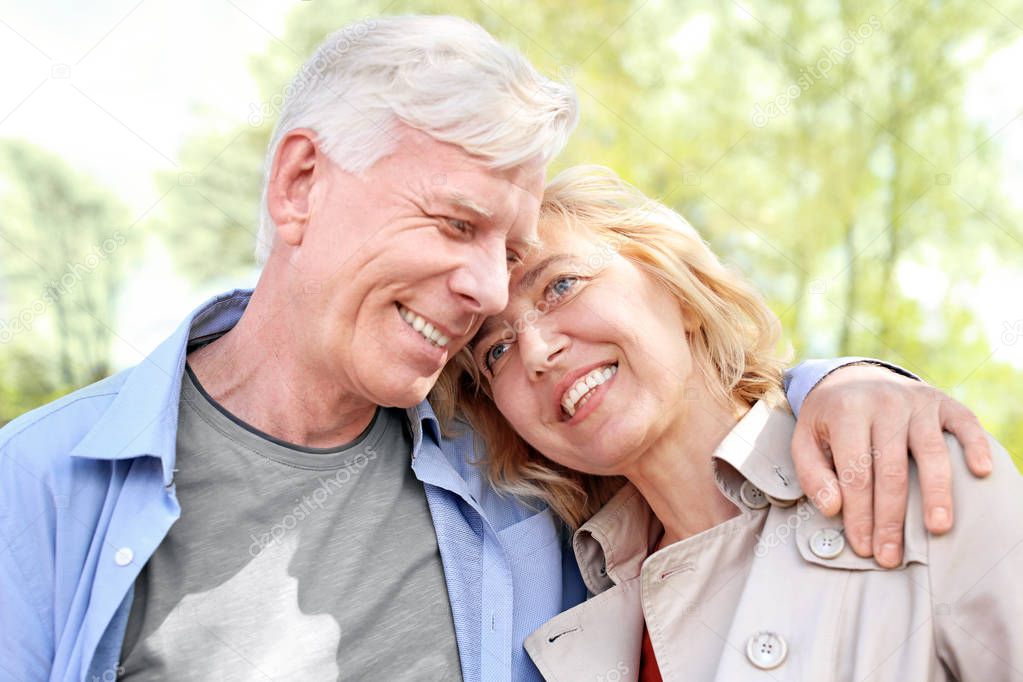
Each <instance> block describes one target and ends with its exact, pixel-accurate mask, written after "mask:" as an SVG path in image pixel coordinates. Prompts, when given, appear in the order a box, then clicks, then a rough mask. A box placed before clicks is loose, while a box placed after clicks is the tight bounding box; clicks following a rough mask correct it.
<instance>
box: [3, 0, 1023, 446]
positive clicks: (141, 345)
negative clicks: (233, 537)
mask: <svg viewBox="0 0 1023 682" xmlns="http://www.w3.org/2000/svg"><path fill="white" fill-rule="evenodd" d="M405 13H446V14H456V15H460V16H463V17H466V18H469V19H472V20H474V21H476V22H478V23H480V24H482V25H483V26H484V27H485V28H486V29H487V30H489V31H490V32H491V33H493V34H494V35H495V36H497V37H498V38H499V39H500V40H503V41H506V42H509V43H512V44H514V45H516V46H517V47H518V48H519V49H520V50H522V51H523V52H524V53H525V54H526V56H527V57H528V58H529V59H530V60H531V61H532V62H533V63H534V64H536V65H537V66H538V67H539V68H540V69H541V70H542V71H543V72H545V73H546V74H548V75H550V76H551V77H553V78H562V79H569V80H571V81H572V82H573V83H574V84H575V86H576V88H577V90H578V92H579V96H580V100H581V103H582V121H581V123H580V126H579V129H578V131H577V132H576V133H575V136H574V137H573V139H572V142H571V144H570V146H569V147H568V149H567V151H566V152H565V153H564V154H563V155H562V156H561V157H560V159H559V160H558V161H557V162H556V163H555V164H554V165H553V166H552V168H551V172H552V173H554V172H557V171H558V170H560V169H561V168H563V167H564V166H566V165H569V164H574V163H581V162H587V163H600V164H605V165H608V166H611V167H613V168H615V169H616V170H617V171H618V172H619V173H621V174H622V175H623V176H624V177H626V178H627V179H629V180H630V181H631V182H633V183H634V184H636V185H638V186H639V187H640V188H641V189H642V190H643V191H645V192H646V193H647V194H649V195H651V196H654V197H657V198H659V199H660V200H662V201H664V202H665V203H667V204H669V205H671V206H673V207H675V208H676V209H677V210H679V211H680V212H681V213H682V214H683V215H685V216H686V217H687V218H688V219H689V220H690V222H692V223H693V224H694V225H695V226H696V227H697V228H698V229H699V230H700V231H701V232H702V233H703V235H704V236H705V238H706V239H707V240H708V241H709V242H710V243H711V245H712V246H713V247H714V248H715V250H716V251H717V252H718V253H719V254H721V255H722V256H723V257H724V258H725V259H726V260H727V261H728V262H730V263H732V264H733V265H735V266H736V267H738V268H740V269H741V270H743V271H744V272H745V273H746V274H747V275H748V276H749V277H750V278H752V279H753V280H754V281H755V282H756V283H757V284H758V285H759V286H760V288H761V289H762V290H763V291H764V292H765V293H766V295H767V297H768V299H769V301H770V303H771V305H772V306H773V308H774V310H775V311H776V312H777V313H778V314H779V315H780V316H781V318H782V321H783V323H784V325H785V329H786V332H787V337H788V340H789V341H790V342H791V344H792V346H793V348H794V350H795V353H796V357H798V358H804V357H820V356H833V355H847V354H853V355H869V356H874V357H879V358H883V359H886V360H889V361H892V362H895V363H898V364H900V365H902V366H904V367H906V368H908V369H910V370H912V371H914V372H916V373H917V374H919V375H921V376H922V377H924V378H925V379H926V380H927V381H929V382H931V383H933V384H934V385H937V386H939V387H942V388H943V389H944V390H945V391H947V392H948V393H950V394H951V395H953V396H955V397H956V398H958V399H960V400H962V401H964V402H965V403H966V404H967V405H969V406H970V407H972V408H973V409H974V410H975V411H976V412H977V413H978V414H979V415H980V417H981V420H982V422H983V423H984V425H985V427H986V428H987V429H988V430H990V431H991V432H993V433H994V434H995V436H996V437H997V438H998V439H999V440H1001V441H1002V442H1003V443H1004V444H1005V445H1006V446H1007V448H1008V449H1009V450H1010V452H1012V453H1014V456H1015V457H1016V458H1017V463H1020V462H1023V459H1020V457H1021V455H1023V401H1021V400H1020V398H1021V397H1023V192H1021V189H1023V184H1021V180H1023V120H1021V119H1023V88H1021V87H1020V82H1021V76H1020V74H1021V72H1023V0H991V1H988V0H980V1H977V0H949V1H941V0H885V1H884V2H874V1H872V0H865V1H855V2H853V1H851V0H849V1H842V2H839V1H829V0H809V1H808V0H773V1H761V0H742V1H741V2H727V1H724V0H722V1H718V2H709V1H707V2H700V1H693V2H681V1H679V0H673V1H668V0H646V1H638V0H632V1H629V2H626V1H622V2H592V1H589V0H576V1H575V2H573V3H571V6H569V5H568V4H567V3H566V4H565V5H564V6H560V7H559V6H554V5H552V3H549V2H540V1H537V0H487V1H486V2H483V1H482V0H466V1H464V2H459V1H456V0H450V1H437V2H429V1H422V2H411V1H400V0H398V1H394V2H385V1H382V0H381V1H378V0H358V1H355V0H311V1H309V2H302V1H291V2H268V1H256V0H251V1H250V0H175V1H174V2H171V0H141V1H139V0H126V1H124V2H121V1H117V0H106V1H104V2H92V3H88V4H86V3H72V2H70V0H66V1H64V2H52V1H46V0H43V1H41V2H37V3H31V4H28V3H18V4H15V3H14V2H13V1H12V0H3V2H0V65H2V67H0V69H2V71H0V73H2V79H0V86H2V87H0V424H3V423H4V422H6V421H9V420H10V419H12V418H14V417H15V416H17V415H18V414H20V413H22V412H24V411H26V410H28V409H30V408H32V407H35V406H37V405H40V404H42V403H44V402H46V401H49V400H51V399H53V398H55V397H57V396H60V395H62V394H64V393H66V392H68V391H70V390H73V389H74V388H77V387H80V386H83V385H85V384H87V383H90V382H92V381H95V380H97V379H99V378H102V377H104V376H107V375H108V374H111V373H113V372H116V371H118V370H120V369H122V368H125V367H128V366H131V365H133V364H136V363H138V362H140V361H141V360H142V359H143V358H144V357H145V356H146V355H147V354H148V353H149V352H150V351H151V350H152V349H153V347H154V346H155V345H156V344H158V343H159V342H160V341H161V340H162V339H163V338H164V337H166V336H167V335H168V334H170V333H171V332H172V331H173V329H174V328H175V327H176V326H177V324H178V323H179V322H180V320H181V318H182V317H184V316H185V315H186V314H187V313H188V312H189V311H190V310H191V309H193V308H195V307H196V306H198V305H199V304H200V303H201V302H202V301H203V300H204V299H205V298H207V297H208V296H210V295H213V294H215V293H217V292H220V291H223V290H226V289H229V288H232V287H246V286H252V285H253V284H254V283H255V281H256V278H257V276H258V272H257V270H256V268H255V266H254V261H253V257H252V250H253V244H254V240H255V232H256V225H257V217H256V216H257V207H258V200H259V195H260V189H261V186H260V183H261V177H262V167H263V153H264V149H265V146H266V142H267V139H268V138H269V135H270V131H271V129H272V126H273V124H274V122H275V120H276V116H277V113H278V111H279V109H280V106H281V102H282V98H283V97H284V95H285V94H286V92H287V90H288V83H289V79H290V78H291V76H292V75H293V74H294V73H295V72H296V70H297V69H298V67H299V66H300V65H301V63H302V62H303V61H304V60H305V58H306V57H308V56H309V55H310V54H311V52H312V50H313V48H314V46H315V45H316V44H317V43H318V42H319V41H320V40H322V38H323V37H325V36H326V35H327V34H328V33H330V32H332V31H333V30H336V29H338V28H340V27H342V26H343V25H345V24H347V23H349V22H356V21H360V20H362V21H365V20H366V19H367V18H369V17H372V16H373V15H379V14H405ZM361 26H362V27H366V26H371V25H370V24H367V23H363V24H362V25H361ZM361 30H362V29H359V30H355V31H353V32H352V38H351V39H352V40H358V35H359V34H360V31H361Z"/></svg>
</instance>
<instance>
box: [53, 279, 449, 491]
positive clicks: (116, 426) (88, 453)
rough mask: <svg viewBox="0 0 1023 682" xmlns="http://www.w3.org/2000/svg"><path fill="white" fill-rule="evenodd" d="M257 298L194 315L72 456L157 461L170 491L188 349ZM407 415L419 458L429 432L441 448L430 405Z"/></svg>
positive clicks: (223, 301)
mask: <svg viewBox="0 0 1023 682" xmlns="http://www.w3.org/2000/svg"><path fill="white" fill-rule="evenodd" d="M251 297H252V290H251V289H235V290H234V291H230V292H227V293H223V294H220V295H218V296H215V297H213V298H211V299H209V300H208V301H206V302H205V303H203V304H202V305H201V306H199V307H198V308H196V309H195V310H194V311H192V313H190V314H189V315H188V317H186V318H185V319H184V320H183V321H182V322H181V324H180V325H178V328H177V329H176V330H175V331H174V333H173V334H171V335H170V336H169V337H167V339H166V340H164V341H163V342H162V343H161V344H160V345H159V346H157V347H156V349H155V350H154V351H153V352H152V353H150V354H149V356H148V357H146V359H145V360H143V361H142V362H141V363H140V364H138V365H137V366H135V367H133V368H131V369H129V370H126V376H125V379H124V383H123V384H122V385H121V388H120V390H119V391H118V394H117V397H116V398H114V400H113V402H111V403H110V406H109V407H108V408H107V409H106V411H105V412H104V413H103V414H102V415H101V416H100V417H99V418H98V419H97V420H96V423H95V424H94V425H93V427H92V428H91V429H90V430H89V432H88V433H87V434H86V435H85V437H84V438H82V440H81V441H79V442H78V444H77V445H76V446H75V447H74V449H73V450H72V451H71V456H72V457H83V458H89V459H106V460H119V459H132V458H136V457H156V458H158V459H159V460H160V461H161V463H162V465H163V479H164V484H165V485H170V484H171V482H172V481H173V479H174V462H175V456H176V452H177V430H178V403H179V400H180V396H181V379H182V376H183V375H184V371H185V356H186V355H187V352H188V346H189V344H190V343H192V342H199V341H202V340H204V339H206V338H209V339H213V338H216V337H218V336H220V335H221V334H224V333H225V332H227V331H229V330H230V329H231V328H232V327H234V326H235V325H236V324H237V323H238V320H240V319H241V316H242V313H243V312H245V307H246V306H247V305H248V303H249V299H250V298H251ZM407 414H408V417H409V421H410V423H411V424H412V426H413V434H414V438H415V444H414V448H413V458H414V457H415V453H417V452H418V451H419V448H420V446H421V444H422V440H423V433H424V432H425V433H426V435H427V436H429V437H430V438H431V439H433V441H434V442H436V443H438V444H439V443H440V423H439V421H438V420H437V416H436V414H434V412H433V409H432V408H431V407H430V405H429V403H427V402H426V401H425V400H424V401H423V402H421V403H420V404H419V405H417V406H415V407H413V408H409V409H408V410H407Z"/></svg>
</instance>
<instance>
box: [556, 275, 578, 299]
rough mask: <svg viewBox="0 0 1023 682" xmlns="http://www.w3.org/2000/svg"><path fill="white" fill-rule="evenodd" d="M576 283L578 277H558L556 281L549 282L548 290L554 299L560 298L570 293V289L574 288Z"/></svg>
mask: <svg viewBox="0 0 1023 682" xmlns="http://www.w3.org/2000/svg"><path fill="white" fill-rule="evenodd" d="M578 281H579V278H578V277H558V278H557V279H556V280H554V281H553V282H551V285H550V287H549V290H550V292H551V293H552V294H553V295H554V298H561V297H562V296H564V295H565V294H567V293H568V292H569V291H571V290H572V287H574V286H575V284H576V282H578Z"/></svg>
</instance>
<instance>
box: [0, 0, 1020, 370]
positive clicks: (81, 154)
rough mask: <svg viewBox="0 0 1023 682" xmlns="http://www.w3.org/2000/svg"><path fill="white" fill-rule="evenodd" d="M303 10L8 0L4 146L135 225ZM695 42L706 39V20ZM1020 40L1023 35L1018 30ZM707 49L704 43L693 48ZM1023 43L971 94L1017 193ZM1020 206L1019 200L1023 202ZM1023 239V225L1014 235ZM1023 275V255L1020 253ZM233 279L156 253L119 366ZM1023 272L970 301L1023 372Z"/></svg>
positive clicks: (233, 110)
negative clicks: (192, 138) (77, 172)
mask: <svg viewBox="0 0 1023 682" xmlns="http://www.w3.org/2000/svg"><path fill="white" fill-rule="evenodd" d="M298 4H300V2H299V1H295V0H293V1H290V2H270V1H268V0H173V1H172V0H141V2H140V1H139V0H125V1H117V0H104V1H102V2H90V3H81V2H78V3H75V2H71V1H69V0H64V1H60V2H58V1H54V0H39V1H36V2H33V3H31V4H29V3H17V2H14V1H13V0H0V64H2V65H3V67H2V74H3V76H2V84H3V87H2V88H0V136H2V137H22V138H25V139H28V140H30V141H32V142H34V143H36V144H39V145H40V146H42V147H45V148H47V149H49V150H50V151H53V152H55V153H57V154H59V155H60V156H62V157H63V158H65V159H66V160H67V161H68V162H69V163H71V164H72V165H73V166H75V167H77V168H79V169H81V170H85V171H88V172H90V173H91V174H93V175H94V176H95V177H96V178H97V179H98V180H99V181H100V182H102V183H103V184H105V185H106V186H108V187H109V188H111V189H112V190H114V191H115V192H117V193H118V194H119V195H120V196H121V198H122V199H123V200H124V201H125V203H127V204H128V205H129V206H130V207H131V208H132V210H133V211H134V212H135V214H136V215H141V214H142V213H143V212H144V211H145V210H146V209H147V208H148V207H150V206H151V205H152V204H153V202H154V201H156V199H157V194H156V192H155V187H154V185H153V181H152V178H153V176H154V174H155V173H156V172H157V171H161V170H174V169H175V168H176V165H175V162H176V157H177V154H178V151H179V149H180V147H181V145H182V143H183V142H184V140H185V139H186V138H187V137H188V136H189V135H191V134H195V133H197V132H201V129H200V128H199V126H200V125H208V124H209V121H210V120H214V121H216V120H222V121H224V123H225V125H230V124H233V123H237V122H239V121H244V120H245V119H246V116H247V115H248V114H249V106H250V103H253V102H258V100H259V95H258V91H257V88H256V84H255V83H254V81H253V80H252V78H251V77H250V75H249V64H248V62H249V59H250V58H251V56H252V55H254V54H258V53H262V52H263V51H264V50H265V49H266V46H267V44H268V42H269V41H271V40H273V39H274V37H279V36H281V35H282V34H283V23H284V18H285V16H286V15H287V14H288V13H289V12H290V11H291V10H292V9H294V8H295V7H296V6H297V5H298ZM692 23H693V25H692V26H691V27H690V28H689V29H688V30H689V33H690V34H691V33H693V32H696V33H700V32H706V30H707V28H708V25H707V23H706V22H702V23H701V21H700V19H699V18H697V20H695V21H694V22H692ZM1021 38H1023V33H1021ZM687 42H688V43H689V44H694V43H696V44H699V41H698V40H692V41H687ZM1021 72H1023V40H1021V41H1020V42H1018V43H1016V44H1015V45H1014V46H1013V48H1011V49H1007V50H1004V51H1003V52H1002V53H999V54H998V55H996V57H995V58H993V59H991V60H990V61H989V63H988V66H987V67H986V68H985V69H984V70H983V71H981V72H980V73H979V74H978V76H977V78H976V79H975V81H974V82H973V83H972V85H971V88H970V94H969V98H968V102H967V110H968V111H969V112H970V114H971V115H973V116H975V117H977V118H978V120H982V121H984V122H985V123H986V124H987V125H988V126H989V127H990V129H991V130H992V132H995V131H998V130H1000V132H998V134H997V142H998V143H999V144H1002V145H1004V146H1005V147H1006V151H1007V154H1008V156H1009V158H1010V162H1011V163H1010V164H1009V166H1010V168H1011V169H1012V170H1013V171H1015V172H1014V173H1012V174H1009V173H1007V174H1006V176H1005V182H1006V186H1007V187H1009V188H1010V191H1009V194H1010V195H1013V196H1018V195H1019V191H1018V189H1017V188H1019V187H1020V186H1021V185H1020V181H1021V179H1023V178H1021V175H1020V173H1023V119H1021V118H1020V114H1021V113H1023V89H1021V88H1019V87H1018V82H1019V74H1020V73H1021ZM1021 207H1023V203H1021ZM1016 231H1017V232H1018V233H1023V226H1016ZM1019 253H1020V260H1019V262H1020V263H1021V265H1023V245H1021V246H1020V251H1019ZM940 276H941V272H940V271H938V270H935V269H933V268H928V267H926V265H924V266H914V267H909V268H906V269H904V270H903V272H901V273H900V279H901V281H902V283H903V285H904V286H905V287H906V290H907V291H909V292H917V295H918V296H919V297H920V298H921V299H923V300H925V301H926V300H927V297H928V294H929V292H930V291H933V290H934V289H935V288H934V287H933V286H931V285H930V283H931V282H932V281H934V280H935V279H936V278H938V277H940ZM253 281H254V279H253V278H244V279H242V280H239V281H225V282H220V283H218V284H217V286H216V287H211V288H210V289H207V290H204V291H197V290H195V289H194V288H193V287H192V286H191V285H190V284H189V283H188V282H186V281H185V280H184V279H183V278H182V277H180V276H179V275H177V274H176V273H175V272H174V269H173V266H172V264H171V263H170V261H169V258H168V256H167V254H166V252H165V250H164V249H163V248H162V247H161V245H160V243H159V242H154V243H152V244H150V245H149V246H148V248H147V249H146V254H145V257H144V258H143V259H142V260H141V261H140V262H139V263H138V264H137V267H135V268H134V269H133V271H132V274H131V276H130V280H129V285H128V293H127V294H126V295H125V297H124V299H123V301H122V302H121V312H120V315H119V317H120V319H119V322H118V326H117V331H118V335H119V336H120V337H121V338H120V340H119V341H118V343H117V344H116V348H115V363H116V365H117V366H127V365H131V364H134V363H136V362H138V361H139V360H141V358H142V356H144V354H146V353H148V352H149V351H150V350H151V349H152V348H153V347H154V346H155V345H156V344H157V343H159V341H161V340H162V339H163V338H164V337H166V336H167V335H168V334H169V333H170V332H171V331H172V330H173V328H174V327H175V326H176V324H177V323H178V322H179V321H180V319H181V318H182V317H183V316H184V315H185V314H186V313H187V312H188V311H189V310H191V309H192V308H193V307H195V306H196V305H198V304H199V303H200V302H201V301H202V300H203V298H204V297H205V296H207V295H210V294H213V293H216V291H218V290H222V289H226V288H229V287H230V286H234V285H238V286H245V285H251V284H252V283H253ZM1021 292H1023V268H1015V269H1008V268H1005V267H992V268H991V270H990V274H989V275H988V276H987V277H986V278H985V279H984V280H983V281H982V282H981V283H980V285H979V286H978V287H977V288H976V290H971V291H963V292H961V293H962V296H963V299H964V300H966V301H968V302H969V303H970V305H971V306H972V307H974V308H975V309H976V310H977V311H978V312H979V314H980V315H981V317H982V318H983V320H984V322H985V327H986V331H987V335H988V338H989V341H990V343H991V344H992V347H993V348H995V349H996V355H995V357H997V358H999V359H1004V360H1009V361H1012V362H1013V363H1014V364H1016V365H1018V366H1021V367H1023V338H1021V339H1020V340H1019V342H1018V343H1011V344H1007V343H1004V338H1005V335H1004V333H1003V332H1004V331H1005V328H1006V326H1008V327H1010V328H1014V326H1015V325H1016V324H1019V326H1020V329H1023V304H1021V299H1023V296H1021V295H1020V294H1021Z"/></svg>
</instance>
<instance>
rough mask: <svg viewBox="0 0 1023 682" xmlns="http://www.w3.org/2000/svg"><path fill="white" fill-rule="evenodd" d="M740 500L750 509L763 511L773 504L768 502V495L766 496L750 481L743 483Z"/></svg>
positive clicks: (740, 489)
mask: <svg viewBox="0 0 1023 682" xmlns="http://www.w3.org/2000/svg"><path fill="white" fill-rule="evenodd" d="M739 499H740V500H742V503H743V504H744V505H746V506H747V507H749V508H750V509H763V508H764V507H766V506H768V505H769V504H771V503H770V502H768V501H767V495H765V494H764V491H763V490H761V489H760V488H758V487H756V486H755V485H753V484H752V483H750V482H749V481H743V482H742V485H741V486H739Z"/></svg>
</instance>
